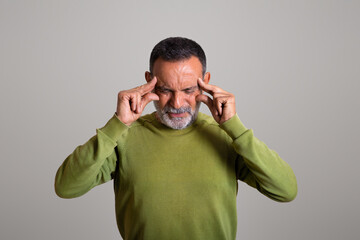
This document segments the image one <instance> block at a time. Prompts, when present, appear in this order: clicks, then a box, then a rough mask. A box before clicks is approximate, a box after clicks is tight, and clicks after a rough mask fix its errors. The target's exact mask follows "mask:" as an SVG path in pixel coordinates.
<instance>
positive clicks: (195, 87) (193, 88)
mask: <svg viewBox="0 0 360 240" xmlns="http://www.w3.org/2000/svg"><path fill="white" fill-rule="evenodd" d="M198 89H199V86H198V85H196V86H192V87H187V88H184V89H181V91H196V90H198ZM155 90H167V91H173V90H172V89H171V88H168V87H166V86H156V87H155Z"/></svg>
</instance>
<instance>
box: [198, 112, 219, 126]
mask: <svg viewBox="0 0 360 240" xmlns="http://www.w3.org/2000/svg"><path fill="white" fill-rule="evenodd" d="M196 124H197V125H198V126H208V127H209V126H211V127H215V128H217V127H219V124H218V123H217V122H216V121H215V119H214V118H213V117H212V116H209V115H207V114H205V113H202V112H199V114H198V118H197V120H196Z"/></svg>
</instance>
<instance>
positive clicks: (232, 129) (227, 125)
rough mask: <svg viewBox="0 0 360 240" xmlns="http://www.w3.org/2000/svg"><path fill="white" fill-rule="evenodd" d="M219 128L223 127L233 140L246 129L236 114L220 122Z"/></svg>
mask: <svg viewBox="0 0 360 240" xmlns="http://www.w3.org/2000/svg"><path fill="white" fill-rule="evenodd" d="M220 128H221V129H223V130H224V131H225V132H226V133H227V134H228V135H229V136H230V137H231V138H232V139H233V140H235V139H237V138H238V137H240V136H241V135H242V134H243V133H244V132H246V131H247V130H248V129H247V128H246V127H245V126H244V124H243V123H242V122H241V120H240V118H239V116H238V115H237V114H235V115H234V116H233V117H232V118H230V119H229V120H227V121H226V122H224V123H223V124H221V125H220Z"/></svg>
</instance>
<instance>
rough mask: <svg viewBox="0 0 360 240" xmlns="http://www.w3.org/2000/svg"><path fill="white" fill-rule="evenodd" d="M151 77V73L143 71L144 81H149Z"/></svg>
mask: <svg viewBox="0 0 360 240" xmlns="http://www.w3.org/2000/svg"><path fill="white" fill-rule="evenodd" d="M151 79H152V76H151V73H150V72H149V71H146V72H145V80H146V82H150V81H151Z"/></svg>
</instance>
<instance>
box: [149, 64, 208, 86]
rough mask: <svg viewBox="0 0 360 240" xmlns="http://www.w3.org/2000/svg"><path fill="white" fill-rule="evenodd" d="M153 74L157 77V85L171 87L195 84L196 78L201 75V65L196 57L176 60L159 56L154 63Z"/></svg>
mask: <svg viewBox="0 0 360 240" xmlns="http://www.w3.org/2000/svg"><path fill="white" fill-rule="evenodd" d="M153 75H154V76H156V77H157V84H156V85H157V86H166V87H169V88H172V89H180V88H187V87H192V86H197V79H198V78H199V77H202V65H201V63H200V61H199V59H198V58H197V57H191V58H189V59H186V60H181V61H176V62H169V61H165V60H163V59H161V58H159V59H157V60H156V61H155V63H154V67H153Z"/></svg>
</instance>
